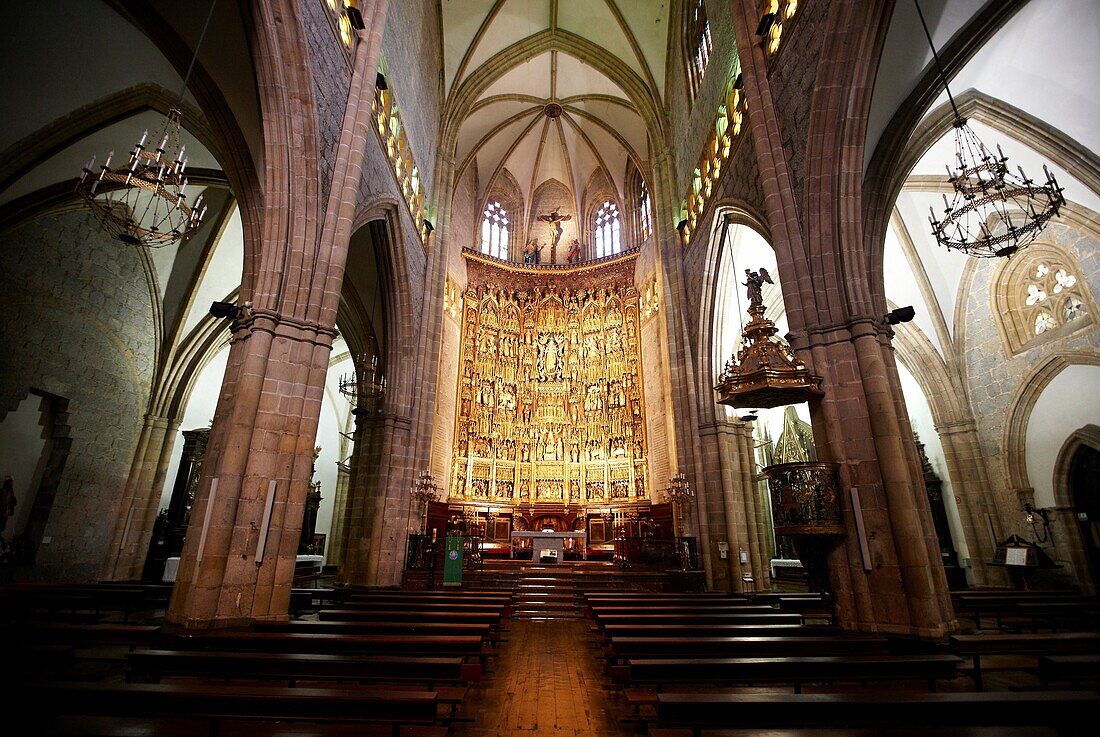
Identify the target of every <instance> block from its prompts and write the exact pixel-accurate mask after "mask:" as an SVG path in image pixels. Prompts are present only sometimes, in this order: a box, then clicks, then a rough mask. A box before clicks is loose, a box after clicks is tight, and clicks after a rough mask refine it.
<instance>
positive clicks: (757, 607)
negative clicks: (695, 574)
mask: <svg viewBox="0 0 1100 737" xmlns="http://www.w3.org/2000/svg"><path fill="white" fill-rule="evenodd" d="M588 609H589V610H590V611H591V612H592V613H593V614H594V615H598V614H767V613H769V612H778V611H779V609H777V608H776V607H774V606H770V605H768V604H748V603H745V602H741V603H737V602H734V603H725V602H722V603H714V604H710V605H700V604H665V603H664V602H656V603H654V602H650V603H648V604H645V603H634V602H620V603H612V604H603V603H600V604H590V605H589V606H588Z"/></svg>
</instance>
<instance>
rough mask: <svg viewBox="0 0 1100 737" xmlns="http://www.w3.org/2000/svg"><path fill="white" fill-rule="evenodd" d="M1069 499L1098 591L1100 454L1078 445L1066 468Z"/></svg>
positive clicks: (1099, 585) (1088, 447)
mask: <svg viewBox="0 0 1100 737" xmlns="http://www.w3.org/2000/svg"><path fill="white" fill-rule="evenodd" d="M1069 498H1070V503H1071V504H1072V506H1073V509H1074V511H1075V512H1076V513H1077V524H1079V525H1080V526H1081V541H1082V543H1083V544H1084V547H1085V555H1086V556H1088V561H1089V569H1090V570H1091V571H1092V580H1093V583H1094V584H1095V585H1096V588H1097V590H1100V451H1098V450H1096V448H1093V447H1090V446H1088V445H1082V446H1081V447H1080V448H1078V449H1077V452H1076V453H1074V454H1073V460H1072V461H1070V466H1069Z"/></svg>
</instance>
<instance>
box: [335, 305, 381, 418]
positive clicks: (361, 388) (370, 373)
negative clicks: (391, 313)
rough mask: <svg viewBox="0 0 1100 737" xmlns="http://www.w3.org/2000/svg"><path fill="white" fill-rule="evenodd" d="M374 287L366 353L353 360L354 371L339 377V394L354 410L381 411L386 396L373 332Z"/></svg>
mask: <svg viewBox="0 0 1100 737" xmlns="http://www.w3.org/2000/svg"><path fill="white" fill-rule="evenodd" d="M379 291H380V288H379V287H378V286H376V287H375V290H374V297H373V298H372V300H371V306H370V331H369V332H368V334H367V351H366V352H365V353H360V354H359V356H358V358H356V359H355V370H354V371H353V372H352V373H351V374H350V375H349V374H344V375H343V376H341V377H340V393H341V394H343V395H344V397H346V398H347V400H348V401H349V402H351V405H352V406H353V407H354V408H355V409H371V410H374V411H379V412H380V411H381V406H382V398H383V397H385V395H386V377H385V375H384V374H383V373H382V352H381V351H380V350H379V348H378V338H377V337H376V335H375V332H374V325H375V321H374V313H375V309H376V308H377V307H378V292H379Z"/></svg>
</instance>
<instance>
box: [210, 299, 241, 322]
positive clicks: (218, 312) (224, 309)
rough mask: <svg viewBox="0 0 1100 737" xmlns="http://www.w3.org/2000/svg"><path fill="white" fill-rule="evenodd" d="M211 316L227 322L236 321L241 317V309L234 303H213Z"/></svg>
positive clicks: (211, 304)
mask: <svg viewBox="0 0 1100 737" xmlns="http://www.w3.org/2000/svg"><path fill="white" fill-rule="evenodd" d="M210 314H211V315H213V316H214V317H220V318H223V319H225V320H236V319H237V318H238V317H240V316H241V308H240V307H238V306H237V305H235V304H233V303H232V302H211V303H210Z"/></svg>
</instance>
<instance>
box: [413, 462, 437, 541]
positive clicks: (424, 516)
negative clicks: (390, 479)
mask: <svg viewBox="0 0 1100 737" xmlns="http://www.w3.org/2000/svg"><path fill="white" fill-rule="evenodd" d="M412 496H413V499H415V500H416V502H417V503H418V504H419V505H420V507H421V510H422V512H421V516H420V534H421V535H423V534H424V530H425V528H426V527H427V524H428V504H429V503H431V502H434V501H436V500H438V499H439V485H438V484H436V483H435V477H434V476H432V475H431V473H430V472H429V471H428V469H424V470H423V471H421V472H420V475H419V476H417V477H416V481H415V482H414V483H413V488H412Z"/></svg>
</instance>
